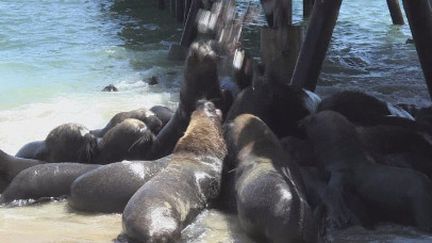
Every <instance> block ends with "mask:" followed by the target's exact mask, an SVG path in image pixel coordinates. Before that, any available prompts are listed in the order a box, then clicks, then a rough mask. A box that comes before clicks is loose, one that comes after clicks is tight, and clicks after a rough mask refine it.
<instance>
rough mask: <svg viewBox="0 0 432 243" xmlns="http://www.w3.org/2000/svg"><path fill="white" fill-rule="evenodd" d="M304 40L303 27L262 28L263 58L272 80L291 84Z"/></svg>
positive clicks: (267, 73) (267, 72)
mask: <svg viewBox="0 0 432 243" xmlns="http://www.w3.org/2000/svg"><path fill="white" fill-rule="evenodd" d="M302 40H303V27H302V26H300V25H291V26H287V27H285V28H280V29H269V28H264V29H262V30H261V59H262V61H263V63H264V65H265V69H266V75H267V76H268V77H269V78H271V79H272V81H276V82H280V83H284V84H289V83H290V81H291V76H292V73H293V70H294V67H295V65H296V61H297V58H298V55H299V52H300V48H301V44H302Z"/></svg>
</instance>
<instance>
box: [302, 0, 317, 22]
mask: <svg viewBox="0 0 432 243" xmlns="http://www.w3.org/2000/svg"><path fill="white" fill-rule="evenodd" d="M314 3H315V0H303V18H309V16H310V14H311V12H312V8H313V5H314Z"/></svg>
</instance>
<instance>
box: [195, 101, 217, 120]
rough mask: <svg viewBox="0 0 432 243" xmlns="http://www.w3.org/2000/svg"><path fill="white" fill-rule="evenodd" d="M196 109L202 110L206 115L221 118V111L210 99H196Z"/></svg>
mask: <svg viewBox="0 0 432 243" xmlns="http://www.w3.org/2000/svg"><path fill="white" fill-rule="evenodd" d="M196 110H203V111H204V113H205V114H206V115H207V116H208V117H218V118H219V119H222V111H221V110H219V109H217V108H216V106H215V104H214V103H213V102H211V101H208V100H199V101H197V104H196Z"/></svg>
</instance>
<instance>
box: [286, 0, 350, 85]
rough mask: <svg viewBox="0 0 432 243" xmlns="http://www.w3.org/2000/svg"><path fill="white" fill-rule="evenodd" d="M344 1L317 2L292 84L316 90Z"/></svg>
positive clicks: (327, 0)
mask: <svg viewBox="0 0 432 243" xmlns="http://www.w3.org/2000/svg"><path fill="white" fill-rule="evenodd" d="M341 4H342V0H320V1H316V2H315V4H314V7H313V10H312V15H311V19H310V22H309V26H308V28H307V31H306V36H305V40H304V42H303V45H302V48H301V50H300V54H299V57H298V59H297V64H296V66H295V69H294V73H293V77H292V79H291V84H292V85H296V86H299V87H303V88H306V89H308V90H311V91H313V90H315V87H316V85H317V82H318V77H319V74H320V72H321V66H322V63H323V61H324V58H325V56H326V53H327V49H328V46H329V43H330V39H331V37H332V34H333V29H334V27H335V25H336V20H337V18H338V15H339V9H340V6H341Z"/></svg>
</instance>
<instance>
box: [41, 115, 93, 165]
mask: <svg viewBox="0 0 432 243" xmlns="http://www.w3.org/2000/svg"><path fill="white" fill-rule="evenodd" d="M45 146H46V162H48V163H56V162H71V161H73V162H77V163H92V161H93V160H94V158H95V157H96V155H97V153H98V151H97V138H96V137H95V136H93V135H92V134H91V133H90V131H89V130H88V129H87V128H85V127H84V126H82V125H80V124H75V123H67V124H63V125H60V126H58V127H56V128H55V129H53V130H52V131H51V132H50V133H49V134H48V136H47V137H46V139H45Z"/></svg>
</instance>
